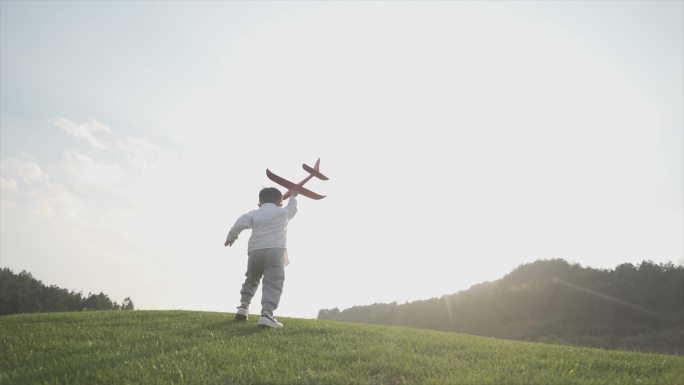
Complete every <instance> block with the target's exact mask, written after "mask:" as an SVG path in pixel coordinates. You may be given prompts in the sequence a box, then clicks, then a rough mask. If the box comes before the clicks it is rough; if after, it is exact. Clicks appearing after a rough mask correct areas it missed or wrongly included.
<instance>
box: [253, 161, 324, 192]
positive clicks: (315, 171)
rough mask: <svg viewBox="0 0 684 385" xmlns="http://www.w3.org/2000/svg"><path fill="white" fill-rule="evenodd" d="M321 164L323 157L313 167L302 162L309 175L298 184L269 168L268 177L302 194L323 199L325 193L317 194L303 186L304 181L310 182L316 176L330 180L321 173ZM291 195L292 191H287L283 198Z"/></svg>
mask: <svg viewBox="0 0 684 385" xmlns="http://www.w3.org/2000/svg"><path fill="white" fill-rule="evenodd" d="M320 164H321V158H318V160H317V161H316V164H315V165H314V166H313V167H311V166H308V165H307V164H306V163H304V164H302V168H303V169H304V170H306V172H308V173H309V176H307V177H306V178H304V179H303V180H302V181H301V182H299V183H297V184H295V183H292V182H290V181H289V180H287V179H285V178H282V177H279V176H278V175H276V174H274V173H272V172H271V170H269V169H266V176H267V177H268V179H270V180H272V181H274V182H276V183H278V184H279V185H281V186H283V187H285V188H287V189H288V190H294V191H299V193H300V194H302V195H304V196H305V197H307V198H311V199H323V198H325V196H324V195H319V194H316V193H315V192H313V191H311V190H307V189H305V188H304V187H303V186H304V183H306V182H308V181H309V180H310V179H311V178H313V177H314V176H315V177H316V178H318V179H320V180H328V177H327V176H325V175H323V174H321V172H320V171H318V166H319V165H320ZM289 197H290V191H288V192H286V193H285V195H283V200H285V199H287V198H289Z"/></svg>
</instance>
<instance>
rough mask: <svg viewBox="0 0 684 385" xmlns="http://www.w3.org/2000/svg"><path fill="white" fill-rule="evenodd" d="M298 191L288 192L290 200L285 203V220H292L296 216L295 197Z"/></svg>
mask: <svg viewBox="0 0 684 385" xmlns="http://www.w3.org/2000/svg"><path fill="white" fill-rule="evenodd" d="M298 194H299V191H295V190H290V200H289V201H288V202H287V206H285V209H286V210H287V219H288V220H290V219H292V218H293V217H294V216H295V214H297V195H298Z"/></svg>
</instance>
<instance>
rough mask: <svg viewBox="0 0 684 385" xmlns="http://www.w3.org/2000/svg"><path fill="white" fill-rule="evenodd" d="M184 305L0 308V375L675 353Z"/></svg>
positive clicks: (30, 379)
mask: <svg viewBox="0 0 684 385" xmlns="http://www.w3.org/2000/svg"><path fill="white" fill-rule="evenodd" d="M281 320H282V321H283V322H284V323H285V325H286V326H285V328H284V329H281V330H261V329H259V328H257V327H256V326H255V322H256V321H255V317H252V318H250V320H249V321H247V322H246V323H236V322H234V321H233V320H232V314H226V313H203V312H188V311H111V312H82V313H49V314H25V315H14V316H3V317H0V384H12V385H20V384H87V385H93V384H201V385H209V384H345V385H347V384H545V385H547V384H621V385H622V384H672V385H684V357H681V356H668V355H658V354H645V353H634V352H622V351H608V350H599V349H588V348H577V347H569V346H554V345H544V344H534V343H524V342H517V341H508V340H497V339H490V338H483V337H475V336H467V335H462V334H456V333H445V332H436V331H428V330H418V329H409V328H399V327H385V326H374V325H361V324H351V323H342V322H332V321H317V320H300V319H288V318H282V319H281Z"/></svg>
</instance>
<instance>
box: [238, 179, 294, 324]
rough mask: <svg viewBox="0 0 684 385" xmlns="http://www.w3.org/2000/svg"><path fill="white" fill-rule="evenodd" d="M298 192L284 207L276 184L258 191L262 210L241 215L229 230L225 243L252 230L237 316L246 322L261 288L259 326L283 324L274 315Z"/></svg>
mask: <svg viewBox="0 0 684 385" xmlns="http://www.w3.org/2000/svg"><path fill="white" fill-rule="evenodd" d="M297 194H298V191H294V190H290V201H289V202H288V203H287V206H285V207H284V208H283V207H282V205H283V194H282V193H281V192H280V190H278V189H277V188H275V187H268V188H264V189H262V190H261V191H260V192H259V209H258V210H252V211H250V212H249V213H247V214H244V215H242V216H241V217H240V218H238V220H237V221H236V222H235V224H234V225H233V227H232V228H231V229H230V231H229V232H228V237H227V238H226V243H225V246H232V245H233V243H234V242H235V240H236V239H237V238H238V235H239V234H240V232H241V231H242V230H245V229H252V235H251V236H250V237H249V244H248V246H247V255H248V256H249V260H248V262H247V272H246V273H245V277H247V278H246V279H245V283H244V284H243V285H242V290H240V294H241V295H242V297H241V298H240V306H239V307H238V309H237V312H236V313H235V319H236V320H238V321H245V320H247V317H248V315H249V310H248V309H249V304H250V303H251V301H252V297H253V296H254V293H256V290H257V288H258V287H259V281H260V280H261V277H262V276H263V278H264V282H263V287H262V288H261V318H259V322H257V325H259V326H267V327H271V328H275V329H279V328H282V327H283V324H282V323H280V322H278V320H277V319H275V317H273V311H274V310H275V309H277V308H278V303H279V302H280V295H281V294H282V292H283V283H284V282H285V268H284V266H285V264H287V250H286V248H285V247H286V242H287V223H288V221H289V220H290V219H292V218H293V217H294V216H295V214H296V213H297V200H296V199H295V197H296V196H297Z"/></svg>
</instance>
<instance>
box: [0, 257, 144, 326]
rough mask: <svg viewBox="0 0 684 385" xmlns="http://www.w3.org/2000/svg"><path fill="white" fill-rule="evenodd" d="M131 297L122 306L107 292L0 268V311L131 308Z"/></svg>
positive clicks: (6, 312)
mask: <svg viewBox="0 0 684 385" xmlns="http://www.w3.org/2000/svg"><path fill="white" fill-rule="evenodd" d="M133 308H134V307H133V301H131V299H130V298H126V299H125V300H124V302H123V304H122V305H121V306H119V305H118V304H117V303H116V302H113V301H112V300H111V299H110V298H109V297H108V296H107V295H106V294H104V293H100V294H92V293H89V294H88V296H87V297H83V295H82V294H81V293H76V292H73V291H68V290H66V289H61V288H59V287H57V286H55V285H52V286H45V285H44V284H43V282H41V281H39V280H37V279H35V278H33V276H32V275H31V273H29V272H26V271H22V272H21V273H19V274H14V273H13V272H12V270H10V269H8V268H4V269H2V270H0V315H6V314H17V313H36V312H53V311H79V310H114V309H124V310H132V309H133Z"/></svg>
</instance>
